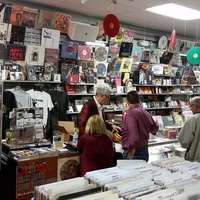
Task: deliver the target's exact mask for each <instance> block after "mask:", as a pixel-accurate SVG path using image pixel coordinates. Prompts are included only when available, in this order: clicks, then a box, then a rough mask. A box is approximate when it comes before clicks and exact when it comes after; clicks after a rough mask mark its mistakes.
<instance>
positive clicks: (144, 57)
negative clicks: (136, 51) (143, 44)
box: [141, 50, 149, 63]
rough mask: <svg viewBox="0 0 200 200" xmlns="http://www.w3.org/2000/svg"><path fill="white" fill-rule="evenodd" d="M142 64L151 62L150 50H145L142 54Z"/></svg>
mask: <svg viewBox="0 0 200 200" xmlns="http://www.w3.org/2000/svg"><path fill="white" fill-rule="evenodd" d="M141 62H147V63H148V62H149V50H144V51H143V52H142V58H141Z"/></svg>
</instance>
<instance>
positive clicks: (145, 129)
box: [121, 90, 159, 162]
mask: <svg viewBox="0 0 200 200" xmlns="http://www.w3.org/2000/svg"><path fill="white" fill-rule="evenodd" d="M127 103H128V108H129V109H128V110H127V111H126V114H125V118H124V121H123V123H122V129H121V132H122V148H123V150H124V152H123V157H124V159H141V160H145V161H146V162H147V161H148V159H149V152H148V140H149V133H152V134H154V135H155V134H156V133H157V132H158V128H159V127H158V124H157V123H156V122H155V121H154V120H153V118H152V116H151V114H150V113H149V112H147V111H146V110H145V109H143V108H141V106H140V98H139V95H138V93H137V91H134V90H132V91H130V92H128V94H127Z"/></svg>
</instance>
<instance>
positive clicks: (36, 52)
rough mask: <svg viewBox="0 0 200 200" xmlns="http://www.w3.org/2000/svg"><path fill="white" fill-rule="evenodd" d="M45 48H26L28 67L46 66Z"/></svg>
mask: <svg viewBox="0 0 200 200" xmlns="http://www.w3.org/2000/svg"><path fill="white" fill-rule="evenodd" d="M44 54H45V48H44V47H41V46H30V45H28V46H27V48H26V58H25V60H26V62H27V64H28V65H38V66H43V65H44Z"/></svg>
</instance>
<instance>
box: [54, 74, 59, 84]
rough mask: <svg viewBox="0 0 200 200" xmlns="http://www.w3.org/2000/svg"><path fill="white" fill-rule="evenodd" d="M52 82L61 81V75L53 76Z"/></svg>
mask: <svg viewBox="0 0 200 200" xmlns="http://www.w3.org/2000/svg"><path fill="white" fill-rule="evenodd" d="M53 81H54V82H60V81H61V75H60V74H53Z"/></svg>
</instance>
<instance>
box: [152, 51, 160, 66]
mask: <svg viewBox="0 0 200 200" xmlns="http://www.w3.org/2000/svg"><path fill="white" fill-rule="evenodd" d="M159 53H160V50H159V49H155V48H150V49H149V62H150V63H160V56H159Z"/></svg>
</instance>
